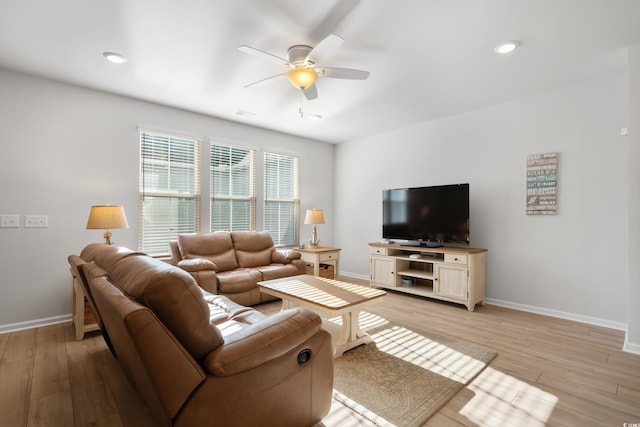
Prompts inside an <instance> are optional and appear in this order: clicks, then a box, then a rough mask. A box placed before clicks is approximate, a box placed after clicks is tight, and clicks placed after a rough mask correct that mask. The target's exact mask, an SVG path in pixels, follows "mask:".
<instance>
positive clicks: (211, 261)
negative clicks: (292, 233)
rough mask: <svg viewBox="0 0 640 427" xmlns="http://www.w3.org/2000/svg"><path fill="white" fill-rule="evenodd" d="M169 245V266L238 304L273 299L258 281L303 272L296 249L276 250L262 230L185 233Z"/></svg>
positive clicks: (302, 263)
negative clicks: (181, 270) (176, 267)
mask: <svg viewBox="0 0 640 427" xmlns="http://www.w3.org/2000/svg"><path fill="white" fill-rule="evenodd" d="M170 246H171V262H172V263H173V265H176V266H178V267H180V268H182V269H184V270H185V271H188V272H189V273H190V274H191V275H192V276H193V277H194V278H195V279H196V281H197V282H198V284H199V285H200V286H201V287H202V288H203V289H204V290H206V291H208V292H210V293H212V294H219V295H224V296H226V297H228V298H229V299H231V300H232V301H234V302H237V303H238V304H242V305H254V304H258V303H260V302H264V301H269V300H272V299H274V297H272V296H270V295H267V294H263V293H262V292H260V289H259V288H258V282H259V281H261V280H271V279H280V278H282V277H289V276H295V275H298V274H304V273H305V268H304V261H303V260H302V259H301V258H300V257H301V254H300V252H296V251H293V250H281V249H276V247H275V246H274V244H273V239H272V237H271V234H269V233H268V232H266V231H232V232H230V233H229V232H213V233H200V234H186V235H182V236H179V237H178V240H177V241H172V242H171V244H170Z"/></svg>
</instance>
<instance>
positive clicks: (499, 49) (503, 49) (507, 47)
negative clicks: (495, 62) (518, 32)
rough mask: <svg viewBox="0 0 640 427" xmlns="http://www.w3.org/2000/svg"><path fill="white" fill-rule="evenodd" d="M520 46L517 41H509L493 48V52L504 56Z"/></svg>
mask: <svg viewBox="0 0 640 427" xmlns="http://www.w3.org/2000/svg"><path fill="white" fill-rule="evenodd" d="M518 46H520V42H519V41H517V40H509V41H506V42H502V43H499V44H498V45H496V47H494V48H493V50H494V52H496V53H499V54H501V55H505V54H507V53H511V52H513V51H514V50H516V49H517V48H518Z"/></svg>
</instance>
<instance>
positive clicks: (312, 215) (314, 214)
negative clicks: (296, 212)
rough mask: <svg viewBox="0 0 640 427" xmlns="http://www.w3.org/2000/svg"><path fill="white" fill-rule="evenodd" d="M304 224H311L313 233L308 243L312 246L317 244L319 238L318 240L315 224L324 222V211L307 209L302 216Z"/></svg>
mask: <svg viewBox="0 0 640 427" xmlns="http://www.w3.org/2000/svg"><path fill="white" fill-rule="evenodd" d="M304 223H305V224H313V233H312V234H311V239H310V240H309V244H310V245H311V246H313V247H316V246H318V244H319V243H320V240H318V230H316V224H324V212H323V211H322V209H309V210H308V211H307V214H306V215H305V217H304Z"/></svg>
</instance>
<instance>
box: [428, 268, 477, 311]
mask: <svg viewBox="0 0 640 427" xmlns="http://www.w3.org/2000/svg"><path fill="white" fill-rule="evenodd" d="M467 271H468V270H467V268H466V267H457V266H452V265H446V264H441V265H436V269H435V280H434V289H433V293H434V295H436V296H439V297H442V298H447V299H455V300H459V301H464V302H466V301H467V299H468V296H469V291H468V289H469V287H468V283H469V280H468V274H467Z"/></svg>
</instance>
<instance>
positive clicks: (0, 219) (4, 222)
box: [0, 215, 20, 228]
mask: <svg viewBox="0 0 640 427" xmlns="http://www.w3.org/2000/svg"><path fill="white" fill-rule="evenodd" d="M18 221H19V220H18V215H0V228H18V227H19V226H20V224H19V223H18Z"/></svg>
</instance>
